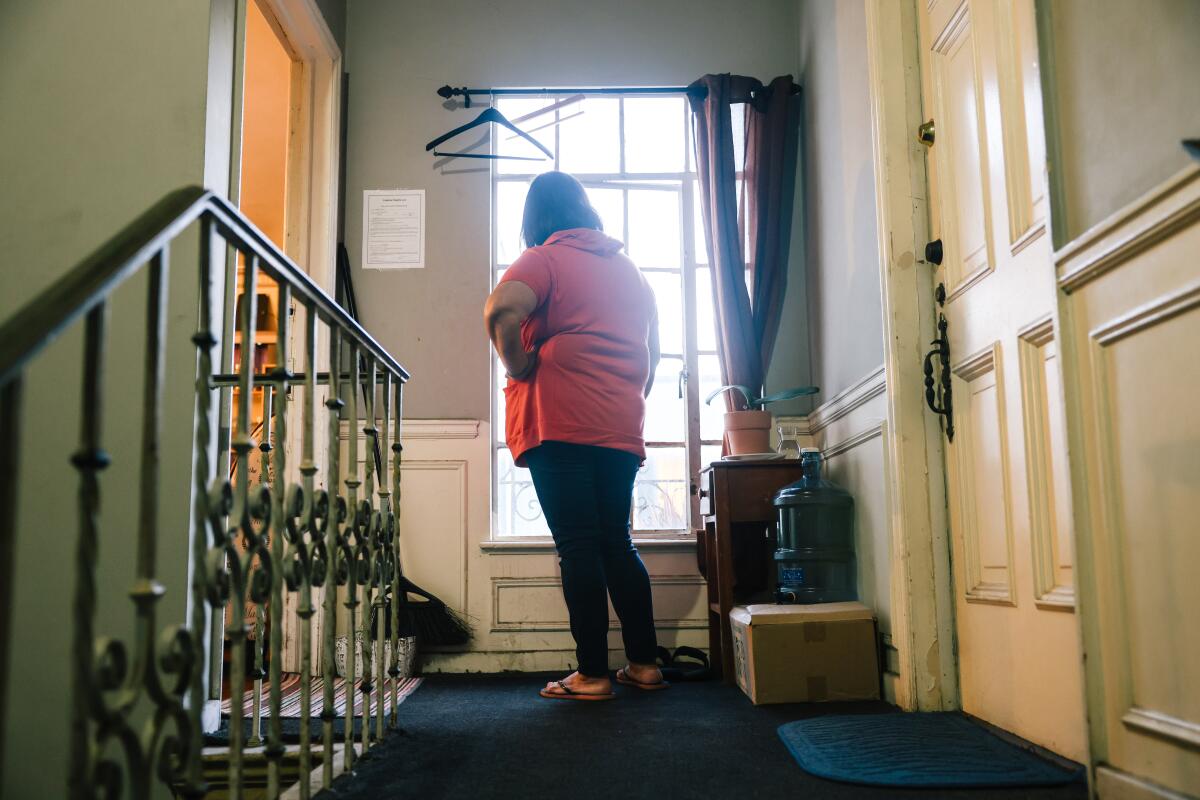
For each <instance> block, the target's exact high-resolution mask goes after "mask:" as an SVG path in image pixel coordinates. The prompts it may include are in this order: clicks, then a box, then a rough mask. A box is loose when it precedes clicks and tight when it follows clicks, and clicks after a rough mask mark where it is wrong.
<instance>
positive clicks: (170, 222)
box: [0, 186, 410, 386]
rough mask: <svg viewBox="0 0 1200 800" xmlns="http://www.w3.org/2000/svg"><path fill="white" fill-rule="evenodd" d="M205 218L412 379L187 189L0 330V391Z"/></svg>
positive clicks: (232, 216) (242, 220)
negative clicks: (184, 232) (26, 366)
mask: <svg viewBox="0 0 1200 800" xmlns="http://www.w3.org/2000/svg"><path fill="white" fill-rule="evenodd" d="M204 216H208V217H210V218H212V220H213V221H214V222H215V223H216V225H217V226H218V228H219V230H220V232H221V233H222V235H223V236H224V238H225V239H226V240H227V241H229V242H230V243H231V244H233V245H234V246H235V247H237V248H238V249H239V250H241V251H242V252H244V253H247V254H250V253H253V254H254V255H256V256H258V257H259V259H261V262H262V263H263V264H265V265H266V266H267V270H266V271H267V273H268V274H271V275H272V277H275V278H277V279H282V280H284V281H287V282H288V283H290V284H292V291H293V292H296V291H297V290H298V291H299V293H300V296H299V297H297V298H296V299H298V300H301V299H303V300H308V301H310V302H311V303H313V305H314V306H315V308H316V309H317V313H318V316H319V318H320V319H321V321H323V322H325V323H326V324H328V325H335V326H337V327H339V328H341V329H342V330H343V331H347V332H349V333H350V337H351V338H352V339H353V340H354V341H356V342H357V343H358V344H359V346H360V347H362V348H363V349H364V350H366V351H367V352H368V353H370V354H371V355H373V356H374V357H375V358H376V359H378V360H379V362H380V364H381V365H383V366H384V367H385V368H386V369H388V370H389V371H390V372H392V373H393V374H395V375H397V376H399V377H400V378H401V380H405V381H407V380H408V379H409V377H410V375H409V373H408V371H407V370H405V369H404V367H402V366H401V365H400V363H399V362H398V361H396V359H395V358H393V357H392V355H391V354H390V353H389V352H388V351H387V350H385V349H384V348H383V346H381V345H380V344H379V343H378V342H377V341H375V338H374V337H372V336H371V335H370V334H369V333H367V331H366V330H365V329H364V328H363V327H362V326H361V325H359V324H358V322H356V321H355V320H354V318H353V317H351V316H350V315H349V314H348V313H346V310H345V309H343V308H342V307H341V306H340V305H338V304H337V303H336V302H335V301H334V300H333V298H331V297H330V296H329V295H328V294H326V293H325V291H324V290H323V289H321V287H320V286H318V285H317V284H316V283H315V282H314V281H313V280H312V278H310V277H309V276H308V275H307V273H305V272H304V270H302V269H300V267H298V266H297V265H296V264H295V262H293V261H292V260H291V259H290V258H288V257H287V255H285V254H284V253H283V252H282V251H280V250H279V248H278V247H276V246H275V245H274V244H273V243H272V242H271V241H270V239H268V238H267V237H266V235H265V234H263V232H262V231H260V230H259V229H258V228H257V227H255V225H254V223H252V222H251V221H250V220H249V219H247V218H246V217H245V216H243V215H242V213H241V212H240V211H238V210H237V209H236V208H234V207H233V205H232V204H230V203H229V201H228V200H226V199H225V198H223V197H220V196H219V195H217V194H215V193H213V192H211V191H208V190H206V189H203V188H201V187H199V186H187V187H184V188H182V189H177V190H176V191H174V192H171V193H170V194H168V195H167V196H166V197H164V198H163V199H162V200H159V201H158V202H157V203H155V204H154V205H153V206H151V207H150V208H149V209H148V210H147V211H146V212H145V213H144V214H142V215H141V216H139V217H138V218H137V219H135V220H134V221H133V222H131V223H129V224H128V225H126V226H125V227H124V228H123V229H121V230H120V231H119V232H118V233H117V234H116V235H114V236H113V237H112V238H111V239H109V240H108V241H107V242H105V243H104V244H102V245H101V246H100V247H99V248H97V249H96V250H95V251H94V252H93V253H92V254H91V255H90V256H88V257H87V258H85V259H84V260H83V261H82V262H80V263H79V265H78V266H76V267H75V268H74V269H72V270H71V271H69V272H68V273H67V274H65V275H64V276H63V277H62V278H60V279H59V280H58V281H56V282H55V283H53V284H52V285H51V286H49V287H48V288H47V289H46V290H45V291H43V292H42V293H41V294H39V295H38V296H37V297H36V298H34V299H33V300H31V301H30V302H29V303H27V304H26V305H25V306H24V307H23V308H22V309H21V310H19V311H18V312H17V313H16V314H14V315H13V316H11V317H9V319H8V320H7V321H5V322H4V324H3V325H0V386H2V385H4V384H5V383H7V382H8V380H9V378H11V377H12V376H13V375H14V374H15V373H16V372H18V371H19V370H20V369H21V367H22V366H24V365H25V364H26V363H28V362H29V361H30V359H32V358H33V357H34V356H36V355H37V354H38V353H39V352H40V351H41V350H42V349H43V348H44V347H46V346H47V345H48V344H50V342H52V341H54V339H55V338H57V336H58V334H60V333H61V332H62V331H63V330H65V329H66V328H68V327H69V326H70V325H71V323H73V322H75V321H76V320H77V319H79V318H80V317H83V316H84V315H85V314H87V312H88V311H90V310H91V309H92V308H93V307H94V306H95V305H96V304H97V303H99V302H101V301H102V300H103V299H104V298H105V297H106V296H107V295H108V294H109V293H110V292H112V291H113V289H115V288H116V287H117V286H119V285H120V284H121V283H123V282H124V281H125V280H126V279H128V278H129V277H130V276H131V275H133V274H134V273H135V272H137V271H138V270H139V269H140V268H141V267H142V266H143V265H144V264H146V263H147V262H148V261H149V259H150V256H151V255H153V254H154V253H155V252H156V251H157V250H159V249H161V248H162V246H163V245H164V244H165V243H167V242H170V241H171V240H172V239H174V238H175V237H176V236H178V235H179V234H180V233H182V232H183V231H184V230H185V229H187V228H188V227H189V226H191V225H192V224H193V223H194V222H196V221H197V220H199V219H200V218H201V217H204Z"/></svg>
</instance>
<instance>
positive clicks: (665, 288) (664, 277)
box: [645, 272, 683, 353]
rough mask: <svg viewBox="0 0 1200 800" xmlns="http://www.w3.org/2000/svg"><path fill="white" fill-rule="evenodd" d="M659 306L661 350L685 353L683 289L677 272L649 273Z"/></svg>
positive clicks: (647, 274) (655, 299)
mask: <svg viewBox="0 0 1200 800" xmlns="http://www.w3.org/2000/svg"><path fill="white" fill-rule="evenodd" d="M645 275H646V280H647V281H649V283H650V288H651V289H653V290H654V302H655V303H657V304H658V337H659V350H660V351H661V352H663V353H683V287H682V282H681V280H682V279H681V278H680V276H679V273H677V272H647V273H645Z"/></svg>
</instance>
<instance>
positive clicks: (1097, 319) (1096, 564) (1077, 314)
mask: <svg viewBox="0 0 1200 800" xmlns="http://www.w3.org/2000/svg"><path fill="white" fill-rule="evenodd" d="M1197 254H1200V165H1195V166H1191V167H1189V168H1187V169H1185V170H1183V171H1181V172H1179V173H1178V174H1176V175H1175V176H1173V177H1172V178H1170V179H1169V180H1167V181H1165V182H1163V183H1162V184H1161V185H1159V186H1158V187H1155V188H1154V189H1153V190H1152V191H1150V192H1149V193H1147V194H1146V195H1144V196H1143V197H1142V198H1140V199H1139V200H1137V201H1135V202H1134V203H1132V204H1130V205H1129V206H1127V207H1126V208H1124V209H1122V210H1121V211H1119V212H1117V213H1116V214H1113V215H1112V216H1111V217H1109V218H1108V219H1106V220H1104V221H1103V222H1101V223H1099V224H1097V225H1096V226H1095V227H1094V228H1092V229H1091V230H1089V231H1087V232H1086V233H1084V234H1083V235H1081V236H1080V237H1079V238H1078V239H1077V240H1076V241H1074V242H1072V243H1071V244H1069V245H1067V246H1066V247H1064V248H1062V249H1061V250H1059V251H1058V252H1057V253H1056V254H1055V261H1056V266H1057V270H1058V281H1059V287H1060V289H1061V290H1062V292H1063V297H1062V301H1061V306H1060V313H1061V319H1062V324H1061V327H1062V332H1061V344H1062V351H1063V358H1062V361H1063V364H1062V369H1063V387H1064V392H1065V394H1066V399H1067V430H1068V443H1069V446H1070V449H1071V486H1072V492H1073V507H1074V512H1075V530H1076V539H1075V562H1074V563H1075V566H1076V567H1077V576H1078V580H1077V582H1076V597H1075V599H1076V602H1077V604H1078V609H1079V616H1080V621H1081V625H1082V631H1083V645H1084V652H1085V654H1086V659H1085V675H1086V683H1087V700H1088V722H1089V726H1090V742H1089V744H1090V749H1091V760H1092V762H1093V764H1097V765H1099V764H1102V765H1104V766H1102V767H1100V768H1098V769H1097V771H1096V781H1095V787H1096V792H1097V794H1098V796H1099V797H1101V798H1110V797H1111V798H1127V797H1176V796H1179V795H1180V794H1183V793H1194V792H1195V791H1196V789H1197V787H1200V681H1198V680H1197V679H1196V663H1197V654H1200V627H1197V625H1196V624H1195V622H1194V620H1193V619H1192V618H1191V615H1192V613H1193V612H1192V609H1195V608H1196V607H1197V606H1198V605H1200V584H1198V583H1197V581H1196V579H1195V571H1196V569H1195V568H1196V564H1197V563H1200V537H1197V535H1196V534H1197V522H1196V498H1197V496H1200V455H1197V448H1196V443H1197V442H1198V441H1200V417H1198V416H1197V414H1196V408H1197V404H1196V397H1197V394H1200V357H1198V356H1197V354H1196V348H1197V343H1200V259H1198V257H1197Z"/></svg>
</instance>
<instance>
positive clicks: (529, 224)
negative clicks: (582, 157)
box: [521, 172, 604, 247]
mask: <svg viewBox="0 0 1200 800" xmlns="http://www.w3.org/2000/svg"><path fill="white" fill-rule="evenodd" d="M571 228H592V229H594V230H598V231H602V230H604V225H603V224H601V222H600V215H599V214H597V213H596V209H594V208H592V204H591V203H589V202H588V196H587V191H585V190H584V188H583V184H582V183H580V182H579V181H577V180H575V178H573V177H572V176H570V175H568V174H567V173H565V172H544V173H542V174H541V175H538V176H537V177H536V178H534V179H533V183H532V184H531V185H530V187H529V194H528V195H527V196H526V198H525V213H524V214H523V215H522V216H521V238H522V239H523V240H524V241H525V246H526V247H537V246H538V245H540V244H542V243H543V242H545V241H546V240H547V239H549V238H550V236H551V235H553V234H554V233H557V232H558V231H565V230H570V229H571Z"/></svg>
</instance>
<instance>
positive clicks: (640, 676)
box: [617, 664, 670, 689]
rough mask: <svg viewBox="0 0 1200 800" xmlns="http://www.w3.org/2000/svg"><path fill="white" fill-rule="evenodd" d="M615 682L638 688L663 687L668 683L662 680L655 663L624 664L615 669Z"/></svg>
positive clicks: (660, 671) (660, 672)
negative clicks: (620, 667) (622, 666)
mask: <svg viewBox="0 0 1200 800" xmlns="http://www.w3.org/2000/svg"><path fill="white" fill-rule="evenodd" d="M617 683H621V684H625V685H626V686H636V687H638V688H639V689H665V688H667V686H669V685H670V684H668V683H667V682H666V681H664V680H663V676H662V670H660V669H659V668H658V665H657V664H626V665H625V668H624V669H619V670H617Z"/></svg>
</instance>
